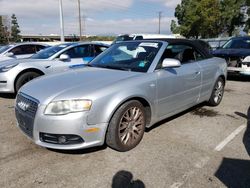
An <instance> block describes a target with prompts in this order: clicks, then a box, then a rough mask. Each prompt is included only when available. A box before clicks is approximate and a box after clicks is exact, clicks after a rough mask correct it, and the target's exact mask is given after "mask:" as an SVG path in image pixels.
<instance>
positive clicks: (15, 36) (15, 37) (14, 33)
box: [11, 14, 21, 42]
mask: <svg viewBox="0 0 250 188" xmlns="http://www.w3.org/2000/svg"><path fill="white" fill-rule="evenodd" d="M19 33H20V29H19V25H18V23H17V18H16V15H15V14H12V16H11V41H12V42H19V41H20V39H21V36H20V35H19Z"/></svg>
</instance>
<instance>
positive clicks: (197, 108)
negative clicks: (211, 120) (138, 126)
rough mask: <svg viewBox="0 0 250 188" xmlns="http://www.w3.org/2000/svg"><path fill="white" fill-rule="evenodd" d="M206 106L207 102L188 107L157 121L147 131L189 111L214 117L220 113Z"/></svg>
mask: <svg viewBox="0 0 250 188" xmlns="http://www.w3.org/2000/svg"><path fill="white" fill-rule="evenodd" d="M205 106H207V103H206V102H204V103H200V104H198V105H196V106H194V107H191V108H189V109H187V110H185V111H183V112H180V113H178V114H176V115H173V116H171V117H169V118H166V119H164V120H162V121H159V122H157V123H155V124H154V125H152V126H151V127H148V128H146V130H145V132H150V131H151V130H153V129H156V128H157V127H159V126H161V125H163V124H165V123H168V122H170V121H172V120H174V119H176V118H179V117H181V116H183V115H185V114H188V113H192V114H193V115H197V116H199V117H203V116H208V117H214V116H218V115H220V114H219V113H218V112H216V111H214V110H212V109H211V110H208V109H205V108H203V107H205Z"/></svg>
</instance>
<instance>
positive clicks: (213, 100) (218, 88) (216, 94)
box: [208, 77, 225, 106]
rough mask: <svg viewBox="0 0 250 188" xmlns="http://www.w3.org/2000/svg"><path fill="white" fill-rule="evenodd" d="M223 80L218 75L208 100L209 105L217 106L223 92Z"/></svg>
mask: <svg viewBox="0 0 250 188" xmlns="http://www.w3.org/2000/svg"><path fill="white" fill-rule="evenodd" d="M224 87H225V82H224V80H223V79H222V78H221V77H219V78H218V79H217V81H216V83H215V85H214V88H213V92H212V95H211V97H210V99H209V101H208V104H209V105H210V106H217V105H219V104H220V102H221V100H222V97H223V94H224Z"/></svg>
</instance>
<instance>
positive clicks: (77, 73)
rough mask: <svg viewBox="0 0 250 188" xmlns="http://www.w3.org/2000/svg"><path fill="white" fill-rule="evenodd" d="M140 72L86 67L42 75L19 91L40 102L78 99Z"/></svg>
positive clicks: (138, 74)
mask: <svg viewBox="0 0 250 188" xmlns="http://www.w3.org/2000/svg"><path fill="white" fill-rule="evenodd" d="M142 74H145V73H139V72H130V71H120V70H111V69H104V68H93V67H86V68H82V69H76V70H71V71H69V72H64V73H60V74H54V75H50V76H42V77H40V78H38V79H35V80H32V81H31V82H29V83H27V84H25V85H24V86H23V87H22V88H21V89H20V91H19V92H21V93H24V94H26V95H29V96H31V97H33V98H35V99H37V100H39V102H40V103H41V104H47V103H49V102H50V101H52V100H67V99H80V98H83V97H86V96H89V95H90V94H91V93H93V92H96V91H98V90H100V89H103V88H105V87H108V86H110V85H112V84H115V83H117V82H120V81H121V80H124V79H128V78H131V77H136V76H140V75H142ZM89 97H91V96H89Z"/></svg>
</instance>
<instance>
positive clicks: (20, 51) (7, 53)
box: [0, 43, 49, 62]
mask: <svg viewBox="0 0 250 188" xmlns="http://www.w3.org/2000/svg"><path fill="white" fill-rule="evenodd" d="M47 47H49V46H48V45H46V44H40V43H17V44H9V45H5V46H1V47H0V62H1V61H5V60H9V59H22V58H28V57H30V56H32V55H33V54H35V53H37V52H39V51H40V50H42V49H44V48H47Z"/></svg>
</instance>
